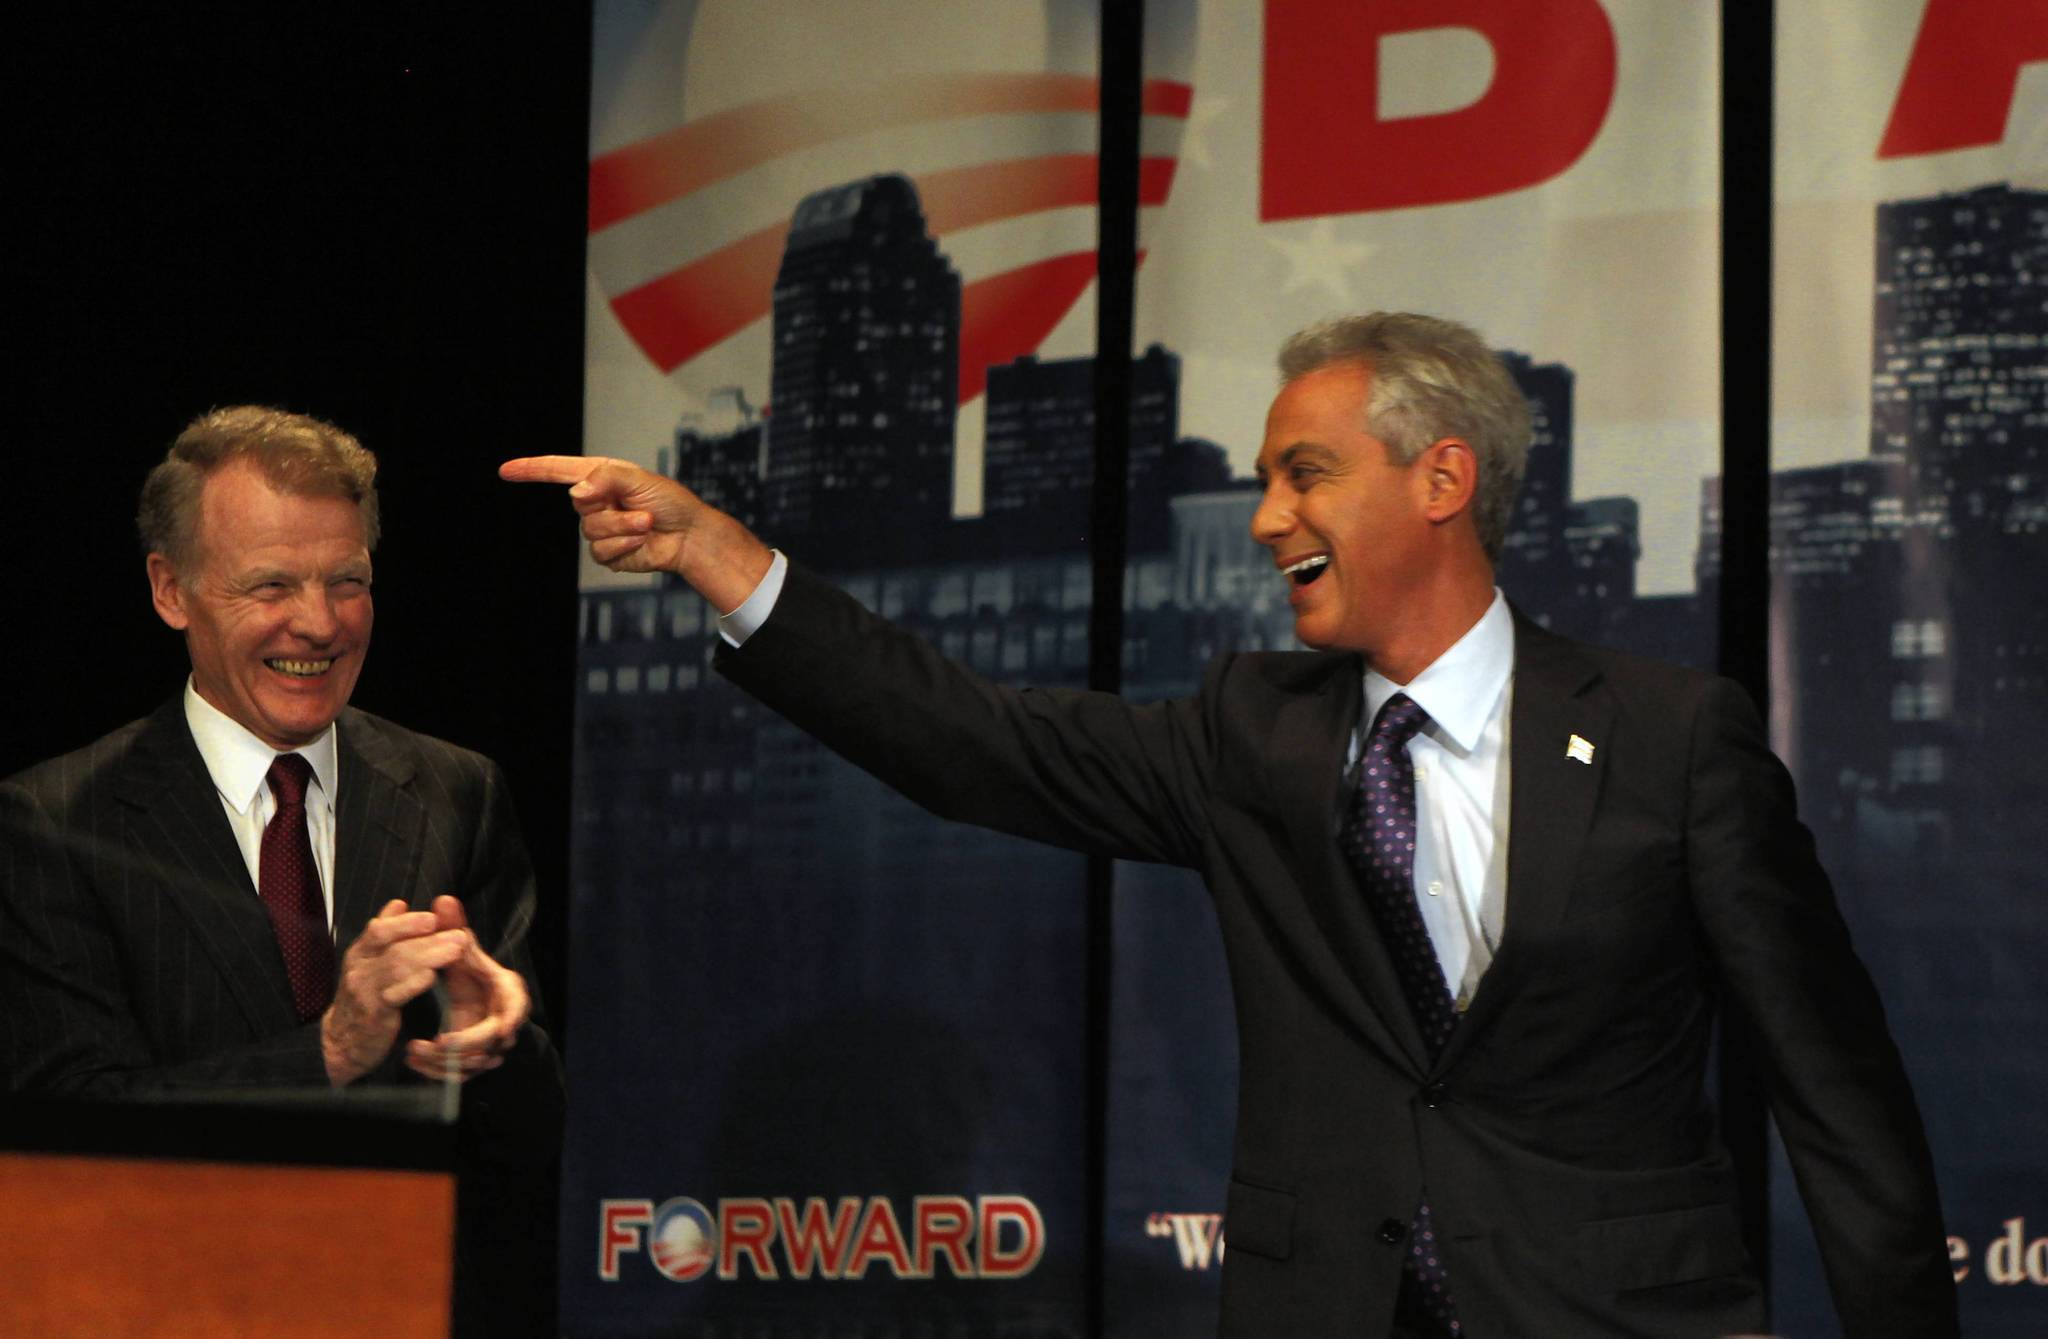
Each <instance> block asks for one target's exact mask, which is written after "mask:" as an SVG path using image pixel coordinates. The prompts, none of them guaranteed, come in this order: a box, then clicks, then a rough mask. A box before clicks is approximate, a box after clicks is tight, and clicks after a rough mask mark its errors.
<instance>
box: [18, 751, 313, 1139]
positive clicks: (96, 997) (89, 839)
mask: <svg viewBox="0 0 2048 1339" xmlns="http://www.w3.org/2000/svg"><path fill="white" fill-rule="evenodd" d="M95 845H96V842H95V840H94V837H93V834H92V832H91V831H90V830H89V829H83V830H82V829H78V828H75V827H72V826H68V825H60V824H59V823H57V822H56V821H55V820H54V819H53V818H52V817H51V816H50V814H49V812H48V811H47V810H46V809H45V807H44V806H43V805H42V804H41V803H40V802H39V800H38V799H37V797H36V795H35V794H34V793H33V792H31V791H30V790H29V789H28V788H27V787H25V786H23V785H21V784H18V783H15V782H9V783H6V784H4V785H0V1072H4V1075H5V1080H6V1085H7V1087H8V1089H9V1090H11V1091H15V1092H37V1093H44V1094H51V1095H58V1096H68V1097H92V1098H101V1099H129V1098H137V1097H147V1096H150V1095H153V1094H160V1093H163V1092H166V1091H170V1090H177V1089H200V1088H235V1087H272V1086H302V1085H308V1084H324V1083H326V1081H327V1070H326V1066H325V1063H324V1062H323V1061H322V1059H321V1055H320V1035H319V1024H318V1023H317V1022H315V1023H309V1024H306V1025H304V1026H302V1027H296V1028H292V1029H290V1030H289V1031H285V1032H280V1033H277V1034H274V1035H272V1036H268V1037H263V1038H259V1039H256V1040H253V1041H250V1040H242V1041H237V1042H233V1043H227V1044H223V1045H222V1046H220V1047H218V1048H216V1049H213V1050H210V1051H209V1052H208V1053H206V1054H205V1055H202V1056H197V1057H194V1058H191V1059H188V1060H184V1061H180V1062H177V1063H172V1064H160V1063H158V1062H157V1061H156V1059H155V1054H156V1052H155V1049H154V1048H153V1047H152V1046H151V1044H150V1040H149V1038H148V1036H147V1035H146V1033H145V1032H144V1030H143V1027H142V1024H141V1023H140V1021H139V1018H138V1012H137V1008H136V1001H135V1000H134V999H132V998H131V990H132V989H133V984H132V983H133V980H134V977H133V972H134V970H135V969H134V966H133V965H132V964H129V963H125V962H124V961H123V958H122V952H123V950H122V945H121V943H120V941H119V940H118V939H117V937H116V936H115V935H114V934H113V932H112V931H111V929H110V928H109V926H108V923H107V919H106V914H105V911H104V908H103V907H102V906H101V905H100V904H99V894H98V892H97V891H96V888H95V881H94V876H93V875H92V874H91V873H89V872H88V870H89V868H90V867H92V866H95V865H99V864H103V863H104V861H103V860H101V859H99V857H100V856H104V852H100V853H98V854H97V855H96V853H95V851H94V847H95ZM159 984H160V985H161V986H162V987H163V988H166V989H180V990H186V991H202V990H208V989H217V987H216V986H214V985H210V984H208V983H207V982H201V981H196V980H186V981H182V982H175V983H174V982H170V981H168V980H165V981H162V982H159ZM219 1007H220V1008H221V1009H222V1010H223V1011H229V1012H231V1011H232V1009H233V1006H232V1005H231V1004H229V1003H227V1002H226V1001H224V1000H223V1001H221V1002H220V1004H219Z"/></svg>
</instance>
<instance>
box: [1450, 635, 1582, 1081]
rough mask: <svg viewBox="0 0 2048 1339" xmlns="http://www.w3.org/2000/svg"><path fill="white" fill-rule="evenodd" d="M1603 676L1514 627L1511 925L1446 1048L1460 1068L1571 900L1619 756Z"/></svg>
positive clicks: (1551, 638)
mask: <svg viewBox="0 0 2048 1339" xmlns="http://www.w3.org/2000/svg"><path fill="white" fill-rule="evenodd" d="M1599 681H1600V671H1599V667H1598V666H1596V665H1594V664H1593V663H1592V662H1591V661H1590V660H1588V659H1587V658H1586V657H1585V656H1583V655H1581V654H1580V653H1579V652H1578V650H1577V649H1576V648H1574V647H1573V645H1572V644H1571V643H1570V642H1569V641H1567V640H1565V639H1564V638H1562V637H1559V636H1556V635H1555V634H1553V633H1549V632H1545V631H1544V630H1543V629H1541V628H1539V627H1536V626H1535V625H1534V624H1532V623H1529V622H1528V621H1527V620H1525V619H1524V618H1522V617H1521V616H1520V614H1519V613H1518V614H1517V615H1516V618H1515V679H1514V705H1513V709H1512V711H1511V714H1510V717H1509V738H1508V752H1509V759H1510V762H1509V766H1510V768H1511V771H1510V775H1509V779H1508V788H1509V789H1508V864H1507V922H1506V926H1505V929H1504V931H1503V933H1502V937H1501V946H1500V952H1499V953H1498V954H1496V955H1495V957H1494V960H1493V966H1492V967H1491V968H1489V969H1488V970H1487V973H1486V975H1485V976H1484V977H1482V978H1480V982H1479V988H1478V990H1477V991H1475V992H1474V994H1473V997H1472V1005H1471V1007H1470V1009H1468V1010H1467V1011H1466V1014H1465V1016H1464V1018H1463V1019H1461V1020H1460V1022H1459V1025H1458V1029H1457V1031H1455V1032H1454V1033H1452V1034H1451V1041H1450V1044H1449V1045H1448V1046H1446V1047H1445V1049H1444V1054H1443V1057H1442V1061H1441V1063H1440V1066H1439V1067H1441V1066H1443V1065H1449V1064H1452V1063H1454V1062H1455V1061H1456V1060H1457V1058H1458V1056H1459V1055H1460V1054H1461V1053H1462V1052H1463V1051H1464V1050H1465V1049H1466V1048H1467V1046H1469V1045H1470V1042H1471V1038H1472V1037H1473V1036H1474V1035H1475V1034H1477V1033H1481V1032H1483V1031H1484V1030H1485V1029H1486V1027H1487V1025H1488V1023H1489V1022H1490V1021H1491V1020H1492V1019H1493V1018H1494V1017H1495V1016H1496V1015H1497V1014H1498V1013H1499V1012H1500V1011H1501V1010H1502V1009H1503V1008H1505V1007H1507V1006H1508V1002H1509V1001H1510V1000H1512V999H1513V997H1514V996H1515V994H1516V993H1517V991H1518V990H1519V988H1520V987H1521V984H1522V980H1523V976H1524V974H1525V973H1526V972H1527V971H1528V970H1529V969H1528V967H1527V965H1526V964H1527V962H1528V961H1529V957H1528V950H1526V949H1522V948H1521V947H1520V945H1521V944H1522V942H1523V941H1525V940H1528V941H1535V942H1541V941H1544V940H1547V939H1548V938H1549V937H1550V931H1551V930H1552V928H1553V927H1554V926H1555V925H1556V924H1557V921H1558V918H1559V917H1560V916H1562V915H1563V914H1564V908H1565V904H1566V903H1567V902H1569V901H1570V899H1571V889H1572V876H1573V873H1574V872H1575V871H1576V870H1577V868H1578V864H1579V850H1580V847H1581V846H1582V845H1583V844H1584V842H1585V839H1586V832H1587V830H1588V829H1589V828H1590V826H1591V825H1592V821H1593V810H1594V806H1595V804H1596V803H1597V801H1598V800H1599V796H1600V787H1601V785H1602V783H1603V782H1604V781H1605V779H1606V775H1607V765H1608V761H1609V758H1610V756H1611V754H1612V752H1613V750H1612V749H1608V748H1603V747H1602V745H1604V744H1605V743H1606V742H1607V741H1608V739H1609V738H1610V732H1611V727H1612V725H1613V722H1614V704H1613V702H1612V701H1611V700H1610V699H1609V698H1608V696H1607V695H1606V693H1605V692H1603V691H1602V690H1601V687H1600V682H1599Z"/></svg>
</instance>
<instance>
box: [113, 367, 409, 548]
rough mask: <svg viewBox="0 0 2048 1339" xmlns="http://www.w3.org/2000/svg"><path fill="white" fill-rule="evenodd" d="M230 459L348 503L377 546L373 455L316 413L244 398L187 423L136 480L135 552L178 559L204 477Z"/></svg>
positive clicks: (192, 539)
mask: <svg viewBox="0 0 2048 1339" xmlns="http://www.w3.org/2000/svg"><path fill="white" fill-rule="evenodd" d="M236 460H247V461H249V462H250V463H251V464H253V465H254V466H255V467H256V468H257V469H259V470H261V471H262V472H263V477H264V478H265V479H267V480H268V481H269V482H270V486H271V487H273V488H275V489H277V490H278V491H279V492H283V493H293V494H297V495H300V496H303V497H339V498H346V499H347V500H349V501H350V502H353V503H355V504H356V507H357V509H358V510H359V511H360V512H361V513H362V517H363V547H364V548H367V549H371V550H375V549H376V547H377V534H378V525H377V458H376V457H375V456H373V455H371V454H370V453H369V452H368V451H367V450H365V449H364V448H363V444H362V443H361V442H358V441H357V440H356V439H355V438H354V437H352V436H350V435H349V434H348V433H346V432H343V431H342V430H341V429H340V428H337V427H335V426H334V425H333V424H332V423H328V422H326V421H325V420H323V419H317V418H314V417H312V416H311V415H308V414H294V413H291V412H290V411H288V410H283V409H270V408H267V407H265V406H263V405H253V404H245V405H230V406H228V407H227V408H225V409H213V410H209V411H208V412H206V413H204V414H201V415H200V416H199V417H198V418H195V419H193V420H192V421H191V422H190V423H188V424H186V425H185V430H184V431H183V432H181V433H179V434H178V438H177V440H176V441H174V442H172V443H171V449H170V450H169V451H168V452H166V453H165V454H164V458H163V460H162V462H161V463H159V464H158V465H157V467H156V468H155V469H153V470H151V471H150V472H149V477H148V478H147V479H145V480H143V483H142V502H141V505H140V506H139V507H138V508H137V509H136V513H135V528H136V530H137V531H138V532H140V534H141V537H142V551H143V552H144V553H145V554H150V553H161V554H163V555H164V556H165V557H167V558H169V559H170V560H171V565H172V566H173V567H183V566H185V565H186V564H187V563H188V562H189V561H190V559H191V558H192V556H193V553H194V549H195V545H196V542H197V540H198V531H199V494H200V491H201V490H202V489H203V488H204V487H205V486H206V479H207V476H208V475H210V474H212V473H213V472H214V471H215V470H217V469H219V468H220V467H221V466H223V465H226V464H229V463H230V462H232V461H236Z"/></svg>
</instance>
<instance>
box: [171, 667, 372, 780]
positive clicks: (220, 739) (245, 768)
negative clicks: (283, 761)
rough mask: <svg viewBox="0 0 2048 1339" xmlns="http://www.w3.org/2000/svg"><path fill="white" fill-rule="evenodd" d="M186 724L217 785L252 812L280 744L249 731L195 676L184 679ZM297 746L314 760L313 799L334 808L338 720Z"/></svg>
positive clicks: (306, 756) (296, 751)
mask: <svg viewBox="0 0 2048 1339" xmlns="http://www.w3.org/2000/svg"><path fill="white" fill-rule="evenodd" d="M185 724H186V726H187V727H188V728H190V730H191V731H192V742H193V743H195V744H197V745H198V746H199V756H200V757H201V758H202V759H204V760H205V762H206V770H207V772H208V773H209V774H210V775H211V776H212V777H213V785H214V789H216V790H218V791H219V792H220V794H221V798H222V799H223V800H225V801H227V803H228V806H229V807H230V808H232V809H233V810H234V811H235V812H236V813H238V814H247V813H248V812H249V806H250V805H252V804H254V803H255V802H256V797H257V796H258V795H259V794H260V793H261V792H262V790H263V785H264V778H265V777H267V776H268V775H269V774H270V763H271V760H272V759H273V758H275V757H276V756H277V750H276V749H273V748H272V747H270V745H268V744H266V743H264V742H263V741H262V740H260V739H258V738H257V737H256V736H255V735H252V734H250V733H249V730H248V727H246V726H244V725H243V724H242V723H241V722H240V721H237V720H236V719H235V718H234V717H232V716H230V715H228V714H227V713H226V712H224V711H222V710H221V709H220V708H218V707H216V706H214V705H213V704H212V703H211V702H208V701H207V700H206V699H205V698H203V697H201V696H199V690H198V689H197V688H194V687H193V686H192V680H191V679H190V678H187V679H186V680H185ZM292 752H294V753H300V754H304V755H305V758H306V761H307V762H309V763H311V764H312V765H313V779H314V781H315V782H316V783H318V786H319V791H318V794H317V795H316V796H315V797H314V801H315V802H316V803H319V804H324V805H326V806H328V807H329V808H332V807H333V805H334V795H335V789H334V785H335V778H336V774H337V771H338V767H339V763H338V757H339V755H338V754H337V752H336V749H335V745H334V725H333V723H332V722H329V723H328V726H327V728H326V729H325V730H322V731H321V732H320V735H319V737H318V738H317V739H315V740H314V741H313V742H312V743H310V744H307V745H304V746H302V747H300V748H297V749H293V750H292Z"/></svg>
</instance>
